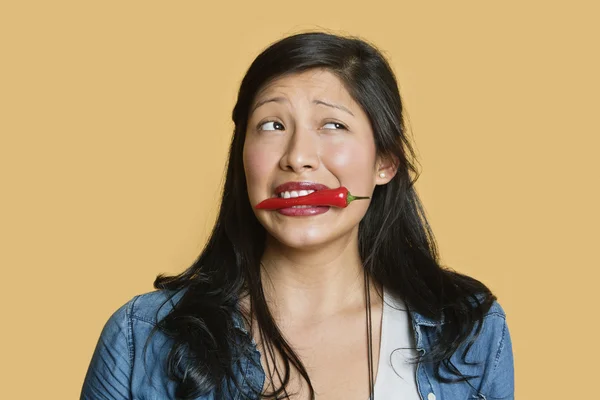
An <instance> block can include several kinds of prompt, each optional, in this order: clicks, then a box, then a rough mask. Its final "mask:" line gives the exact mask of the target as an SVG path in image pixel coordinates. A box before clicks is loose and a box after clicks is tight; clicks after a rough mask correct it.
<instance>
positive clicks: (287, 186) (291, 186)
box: [275, 181, 329, 194]
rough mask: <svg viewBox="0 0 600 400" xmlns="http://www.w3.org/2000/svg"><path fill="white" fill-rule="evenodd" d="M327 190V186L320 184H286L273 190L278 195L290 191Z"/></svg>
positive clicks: (304, 182) (306, 182)
mask: <svg viewBox="0 0 600 400" xmlns="http://www.w3.org/2000/svg"><path fill="white" fill-rule="evenodd" d="M325 189H329V187H328V186H326V185H323V184H321V183H316V182H308V181H303V182H286V183H284V184H282V185H279V186H277V187H276V188H275V194H279V193H281V192H289V191H291V190H314V191H317V190H325Z"/></svg>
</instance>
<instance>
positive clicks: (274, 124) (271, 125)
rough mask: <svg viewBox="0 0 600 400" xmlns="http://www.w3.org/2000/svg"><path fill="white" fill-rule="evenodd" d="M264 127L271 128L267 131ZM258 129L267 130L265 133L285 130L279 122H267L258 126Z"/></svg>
mask: <svg viewBox="0 0 600 400" xmlns="http://www.w3.org/2000/svg"><path fill="white" fill-rule="evenodd" d="M264 127H269V128H266V129H265V128H264ZM277 127H279V128H277ZM258 128H259V129H261V128H263V129H262V130H265V131H274V130H277V129H284V128H283V125H282V124H281V123H280V122H277V121H266V122H263V123H261V124H260V125H259V126H258Z"/></svg>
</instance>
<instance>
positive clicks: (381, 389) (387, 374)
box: [374, 289, 421, 400]
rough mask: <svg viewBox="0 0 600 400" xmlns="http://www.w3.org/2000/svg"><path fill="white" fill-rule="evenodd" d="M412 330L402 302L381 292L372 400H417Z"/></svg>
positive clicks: (385, 292)
mask: <svg viewBox="0 0 600 400" xmlns="http://www.w3.org/2000/svg"><path fill="white" fill-rule="evenodd" d="M415 347H416V346H415V340H414V333H413V328H412V325H411V323H410V316H409V314H408V310H407V308H406V305H405V304H404V301H402V300H401V299H398V298H396V297H394V296H393V295H392V294H391V293H389V292H388V291H387V290H385V289H384V291H383V315H382V320H381V342H380V349H379V366H378V368H377V376H376V378H375V389H374V390H375V400H388V399H403V400H420V399H421V397H420V396H419V391H418V389H417V376H416V364H414V363H412V364H411V363H408V362H407V360H410V359H411V358H413V357H415V356H416V355H417V354H418V353H417V351H416V350H415Z"/></svg>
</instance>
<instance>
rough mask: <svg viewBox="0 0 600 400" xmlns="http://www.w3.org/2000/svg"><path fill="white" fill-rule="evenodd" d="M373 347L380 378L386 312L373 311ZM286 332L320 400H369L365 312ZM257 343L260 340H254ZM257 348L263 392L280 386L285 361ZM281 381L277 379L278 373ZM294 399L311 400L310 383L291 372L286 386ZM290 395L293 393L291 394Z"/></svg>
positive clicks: (375, 367)
mask: <svg viewBox="0 0 600 400" xmlns="http://www.w3.org/2000/svg"><path fill="white" fill-rule="evenodd" d="M371 317H372V323H371V329H372V332H371V348H372V352H373V368H374V371H373V373H374V378H375V376H376V374H377V367H378V360H379V350H380V339H381V326H382V325H381V323H382V309H381V308H376V309H374V310H372V315H371ZM282 333H283V334H284V336H285V338H286V339H287V341H288V343H289V344H290V346H291V347H292V348H293V349H294V351H295V352H296V354H297V356H298V357H299V359H300V360H301V362H302V364H303V365H304V367H305V369H306V372H307V373H308V375H309V377H310V381H311V384H312V386H313V389H314V390H315V395H316V398H317V399H318V400H342V399H344V400H354V399H356V400H367V399H368V398H369V363H368V360H369V358H368V354H369V353H368V351H369V350H368V348H369V346H368V337H369V336H368V332H367V321H366V315H365V314H364V313H362V315H361V313H357V314H356V315H347V316H340V317H337V318H335V319H331V320H328V321H322V322H320V323H316V324H308V325H306V324H298V325H289V326H287V327H284V328H283V329H282ZM255 339H256V338H255ZM257 342H258V343H259V349H260V353H261V364H262V367H263V370H264V371H265V375H266V377H265V383H264V389H267V390H273V388H278V387H280V386H281V383H282V381H283V379H281V378H283V376H284V372H285V367H284V362H283V359H282V358H281V357H280V356H279V355H277V354H275V355H274V356H270V354H271V353H270V352H269V351H268V349H266V348H265V347H264V346H263V345H262V343H260V342H259V341H258V340H257ZM275 365H276V366H277V369H278V370H279V373H280V375H281V376H278V375H277V370H276V368H275ZM288 388H289V390H288V391H287V392H288V394H290V395H291V396H290V399H293V400H305V399H310V391H309V387H308V384H307V383H306V381H305V380H304V379H303V378H302V376H301V375H300V373H299V372H298V371H297V370H295V369H294V368H293V367H292V370H291V375H290V383H289V384H288ZM292 393H295V394H293V395H292Z"/></svg>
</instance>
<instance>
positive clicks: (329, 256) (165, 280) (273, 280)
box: [81, 32, 514, 400]
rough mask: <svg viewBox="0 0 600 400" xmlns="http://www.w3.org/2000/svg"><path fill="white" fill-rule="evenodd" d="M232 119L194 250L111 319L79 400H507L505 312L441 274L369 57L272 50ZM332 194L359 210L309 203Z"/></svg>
mask: <svg viewBox="0 0 600 400" xmlns="http://www.w3.org/2000/svg"><path fill="white" fill-rule="evenodd" d="M233 121H234V123H235V131H234V135H233V140H232V143H231V148H230V153H229V162H228V167H227V178H226V182H225V187H224V192H223V199H222V204H221V208H220V212H219V216H218V220H217V222H216V224H215V227H214V229H213V232H212V234H211V236H210V239H209V241H208V243H207V245H206V247H205V248H204V250H203V252H202V254H201V255H200V257H199V258H198V260H197V261H196V262H195V263H194V264H193V265H192V266H191V267H190V268H189V269H187V270H186V271H185V272H183V273H181V274H180V275H177V276H162V275H161V276H159V277H158V278H157V279H156V281H155V283H154V286H155V288H156V289H159V290H157V291H154V292H152V293H146V294H143V295H140V296H136V297H134V298H133V299H132V300H131V301H129V302H128V303H127V304H125V305H124V306H123V307H121V308H120V309H119V310H117V311H116V312H115V313H114V314H113V316H112V317H111V318H110V319H109V321H108V322H107V323H106V326H105V327H104V330H103V331H102V334H101V337H100V340H99V341H98V345H97V348H96V350H95V353H94V356H93V358H92V361H91V364H90V367H89V370H88V373H87V376H86V379H85V382H84V385H83V390H82V396H81V397H82V398H84V399H167V398H169V399H172V398H178V399H258V398H286V397H287V398H291V399H314V398H318V399H320V400H325V399H327V400H330V399H346V400H347V399H357V400H362V399H369V398H375V399H378V400H379V399H396V398H402V399H427V400H435V399H473V398H480V399H496V398H513V396H514V395H513V392H514V389H513V386H514V385H513V359H512V348H511V341H510V336H509V333H508V330H507V325H506V321H505V315H504V312H503V310H502V308H501V307H500V305H499V304H498V303H497V302H496V298H495V296H494V295H493V294H492V293H491V292H490V290H489V289H488V288H487V287H486V286H485V285H483V284H482V283H480V282H479V281H477V280H475V279H473V278H470V277H467V276H464V275H461V274H458V273H456V272H453V271H450V270H448V269H445V268H442V266H441V265H440V263H439V261H438V255H437V250H436V246H435V241H434V237H433V234H432V233H431V231H430V228H429V225H428V223H427V220H426V218H425V215H424V212H423V208H422V205H421V203H420V201H419V199H418V196H417V194H416V192H415V188H414V181H415V180H416V177H415V176H416V170H415V168H414V161H413V160H414V154H413V150H412V148H411V145H410V143H409V142H408V140H407V136H406V133H405V129H404V125H403V115H402V103H401V101H400V95H399V93H398V85H397V82H396V79H395V77H394V74H393V72H392V70H391V68H390V66H389V65H388V63H387V62H386V60H385V59H384V58H383V56H382V55H381V54H380V53H379V52H378V51H377V50H376V49H375V48H374V47H373V46H372V45H369V44H367V43H366V42H364V41H362V40H359V39H356V38H348V37H340V36H336V35H332V34H327V33H316V32H315V33H304V34H298V35H294V36H290V37H287V38H285V39H283V40H281V41H279V42H277V43H275V44H273V45H271V46H270V47H269V48H267V49H266V50H264V51H263V52H262V53H261V54H260V55H259V56H258V57H257V58H256V60H255V61H254V62H253V63H252V65H251V66H250V68H249V70H248V72H247V73H246V76H245V77H244V79H243V81H242V84H241V87H240V90H239V95H238V100H237V104H236V105H235V108H234V110H233ZM342 187H343V188H347V189H348V190H349V191H350V193H351V194H353V195H355V196H361V197H366V198H362V199H356V200H354V201H352V202H350V203H349V204H347V206H345V207H344V205H345V204H344V205H342V206H340V205H338V206H327V204H328V203H327V201H325V202H324V201H323V200H321V197H323V196H324V194H326V193H328V192H327V190H335V189H336V188H342ZM340 190H343V189H340ZM312 191H316V192H317V193H318V192H319V191H321V192H322V193H320V194H319V195H318V196H315V195H313V196H312V197H310V199H314V200H311V201H309V204H311V205H308V206H302V207H297V206H296V207H292V204H294V203H293V202H294V201H298V200H292V199H297V198H300V197H303V196H307V195H310V194H311V193H312ZM319 196H321V197H319ZM275 197H279V198H282V199H280V200H276V201H275V202H283V203H284V204H283V205H281V204H280V205H275V206H274V207H272V208H260V207H258V208H257V207H256V206H257V205H258V204H260V203H262V202H263V201H265V200H268V199H270V198H275ZM283 199H290V200H288V201H285V200H283ZM308 199H309V197H307V198H306V199H304V200H307V201H308ZM269 202H273V200H269V201H267V202H266V203H269ZM263 204H265V203H263Z"/></svg>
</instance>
